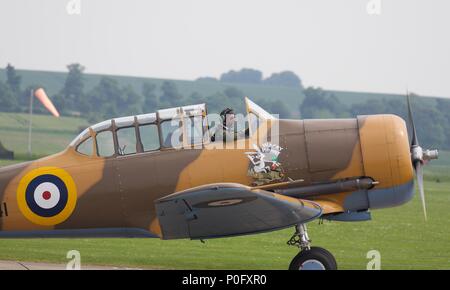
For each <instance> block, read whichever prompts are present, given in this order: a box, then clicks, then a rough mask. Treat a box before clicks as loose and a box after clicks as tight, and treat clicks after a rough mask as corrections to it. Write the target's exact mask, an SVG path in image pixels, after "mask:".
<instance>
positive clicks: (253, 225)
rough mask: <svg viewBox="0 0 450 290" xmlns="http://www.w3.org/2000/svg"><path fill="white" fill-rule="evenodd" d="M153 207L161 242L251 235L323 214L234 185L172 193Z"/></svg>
mask: <svg viewBox="0 0 450 290" xmlns="http://www.w3.org/2000/svg"><path fill="white" fill-rule="evenodd" d="M155 206H156V211H157V215H158V219H159V223H160V226H161V230H162V238H163V239H182V238H190V239H207V238H219V237H227V236H237V235H246V234H254V233H259V232H266V231H272V230H277V229H282V228H286V227H289V226H292V225H295V224H299V223H306V222H308V221H311V220H313V219H315V218H318V217H319V216H320V215H321V214H322V208H321V207H320V206H319V205H318V204H316V203H314V202H311V201H307V200H301V199H297V198H291V197H287V196H283V195H280V194H276V193H272V192H269V191H265V190H261V189H252V188H251V187H247V186H244V185H241V184H235V183H220V184H210V185H204V186H200V187H195V188H192V189H189V190H185V191H181V192H178V193H174V194H171V195H169V196H166V197H164V198H161V199H159V200H157V201H156V202H155Z"/></svg>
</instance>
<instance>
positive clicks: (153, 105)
mask: <svg viewBox="0 0 450 290" xmlns="http://www.w3.org/2000/svg"><path fill="white" fill-rule="evenodd" d="M67 69H68V74H67V76H66V79H65V81H64V84H63V86H62V88H61V90H60V91H59V92H57V93H56V94H53V95H51V96H50V98H51V99H52V101H53V103H54V104H55V106H56V108H57V109H58V110H59V111H60V113H61V114H62V115H65V116H81V117H84V118H86V119H88V120H89V121H90V122H91V123H93V122H97V121H101V120H104V119H108V118H113V117H118V116H127V115H137V114H142V113H149V112H155V111H156V110H158V109H161V108H169V107H176V106H182V105H189V104H199V103H208V109H209V112H217V113H218V112H220V111H222V110H223V109H224V108H226V107H233V108H234V109H235V110H236V111H237V112H241V113H243V112H244V111H245V107H244V104H243V100H242V99H243V97H244V93H243V92H242V91H241V90H239V89H238V88H236V87H233V86H226V87H225V89H223V91H217V92H216V93H214V94H212V95H208V96H206V95H202V94H201V93H198V92H194V93H192V94H191V95H189V96H184V95H183V94H182V93H181V92H180V91H179V89H178V87H177V85H176V83H175V82H173V81H163V82H162V83H160V84H159V85H158V84H157V83H155V82H151V81H145V82H144V83H143V84H142V87H141V91H140V92H138V91H135V89H134V88H133V87H132V86H131V85H125V86H121V85H120V83H119V82H118V81H117V80H115V79H114V78H111V77H102V78H100V80H99V81H98V83H97V84H96V85H95V86H94V87H93V88H91V89H89V90H88V89H86V86H85V80H84V70H85V67H84V66H82V65H80V64H77V63H75V64H70V65H68V66H67ZM6 75H7V78H6V82H0V111H4V112H27V111H28V107H29V99H30V91H31V90H32V89H33V88H35V87H37V86H36V85H32V86H29V87H27V88H25V89H22V87H21V77H20V76H19V75H17V73H16V71H15V69H14V67H13V66H12V65H10V64H8V66H7V68H6ZM44 89H45V88H44ZM265 105H267V108H268V109H269V110H271V111H272V112H277V113H278V114H280V115H281V116H283V117H286V118H288V117H290V112H289V109H288V108H287V106H286V105H285V104H284V103H283V102H282V101H281V100H276V101H271V102H266V104H265ZM34 110H35V112H36V113H45V109H44V108H43V107H42V106H35V108H34Z"/></svg>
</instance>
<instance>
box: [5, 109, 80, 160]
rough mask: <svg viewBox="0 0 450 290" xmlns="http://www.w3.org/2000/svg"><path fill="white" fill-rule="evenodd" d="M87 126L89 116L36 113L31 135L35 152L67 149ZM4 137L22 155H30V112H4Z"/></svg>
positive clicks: (42, 153)
mask: <svg viewBox="0 0 450 290" xmlns="http://www.w3.org/2000/svg"><path fill="white" fill-rule="evenodd" d="M87 126H88V123H87V122H86V120H84V119H81V118H74V117H61V118H55V117H52V116H48V115H34V116H33V131H32V137H31V140H32V151H33V154H34V155H35V156H43V155H49V154H53V153H56V152H58V151H61V150H63V149H64V148H65V147H66V146H67V145H69V143H70V141H72V140H73V138H75V137H76V136H77V134H78V132H79V131H80V128H86V127H87ZM49 140H51V141H49ZM0 141H1V142H2V144H3V145H4V146H5V147H6V148H7V149H9V150H12V151H14V154H15V156H16V157H17V158H18V159H24V158H26V156H27V152H28V115H27V114H18V113H0ZM0 162H1V161H0ZM1 164H2V163H0V165H1Z"/></svg>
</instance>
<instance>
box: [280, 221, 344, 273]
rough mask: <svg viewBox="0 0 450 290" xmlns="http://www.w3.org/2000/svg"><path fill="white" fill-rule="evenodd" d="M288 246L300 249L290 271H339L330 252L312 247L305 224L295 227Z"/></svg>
mask: <svg viewBox="0 0 450 290" xmlns="http://www.w3.org/2000/svg"><path fill="white" fill-rule="evenodd" d="M287 244H288V245H290V246H297V247H298V248H299V249H300V253H298V254H297V256H295V257H294V259H292V261H291V264H290V265H289V270H337V264H336V260H335V259H334V257H333V255H332V254H331V253H330V252H328V251H327V250H325V249H323V248H319V247H311V240H310V239H309V237H308V232H307V231H306V225H305V224H299V225H296V226H295V233H294V235H293V236H292V237H291V238H290V240H289V241H288V242H287Z"/></svg>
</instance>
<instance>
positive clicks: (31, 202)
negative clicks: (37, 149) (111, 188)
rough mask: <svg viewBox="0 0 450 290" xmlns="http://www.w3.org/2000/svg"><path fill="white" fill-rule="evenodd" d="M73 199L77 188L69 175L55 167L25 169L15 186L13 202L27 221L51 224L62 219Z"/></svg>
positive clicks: (60, 221) (68, 211)
mask: <svg viewBox="0 0 450 290" xmlns="http://www.w3.org/2000/svg"><path fill="white" fill-rule="evenodd" d="M76 202H77V189H76V186H75V182H74V181H73V179H72V177H71V176H70V174H69V173H68V172H67V171H65V170H63V169H61V168H57V167H41V168H37V169H34V170H31V171H30V172H28V173H27V174H26V175H25V176H24V177H23V178H22V179H21V181H20V183H19V187H18V189H17V204H18V206H19V209H20V211H21V212H22V214H23V215H24V216H25V217H26V218H27V219H28V220H29V221H31V222H33V223H35V224H39V225H46V226H52V225H56V224H59V223H62V222H63V221H65V220H66V219H67V218H69V216H70V215H71V214H72V212H73V210H74V209H75V206H76Z"/></svg>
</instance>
